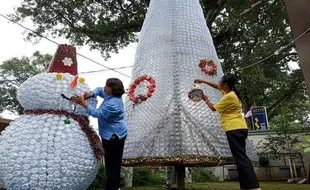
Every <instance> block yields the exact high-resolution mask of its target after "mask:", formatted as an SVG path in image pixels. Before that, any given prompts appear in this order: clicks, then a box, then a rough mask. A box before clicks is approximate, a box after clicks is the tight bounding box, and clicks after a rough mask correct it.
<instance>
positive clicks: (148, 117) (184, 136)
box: [124, 0, 255, 165]
mask: <svg viewBox="0 0 310 190" xmlns="http://www.w3.org/2000/svg"><path fill="white" fill-rule="evenodd" d="M203 58H206V59H203ZM201 59H203V60H202V61H201V62H200V60H201ZM208 60H212V61H213V62H209V61H208ZM213 63H215V64H213ZM222 75H223V72H222V67H221V64H220V61H219V59H218V57H217V54H216V51H215V48H214V45H213V40H212V37H211V34H210V32H209V29H208V28H207V25H206V21H205V18H204V15H203V11H202V9H201V6H200V4H199V0H151V2H150V6H149V9H148V11H147V14H146V18H145V21H144V24H143V27H142V31H141V34H140V40H139V44H138V47H137V52H136V58H135V64H134V68H133V80H132V84H131V86H130V90H129V100H128V101H127V102H126V109H127V122H128V128H129V133H128V134H129V135H128V138H127V140H126V143H125V149H124V164H125V165H175V164H184V165H188V164H189V165H190V164H205V165H218V164H220V163H221V164H228V163H232V155H231V152H230V149H229V145H228V142H227V139H226V135H225V133H224V132H223V130H222V128H221V125H220V119H219V114H218V113H217V112H212V111H211V110H210V109H209V108H208V107H207V105H206V104H205V103H204V102H203V101H200V102H196V103H195V102H192V101H191V100H189V98H188V92H189V91H190V90H191V87H192V86H193V82H194V79H196V78H204V79H206V80H211V81H214V82H217V81H219V79H220V77H221V76H222ZM203 90H205V91H206V93H207V94H208V96H209V97H210V99H211V100H212V101H213V102H216V101H218V100H219V99H220V98H221V96H222V95H221V93H220V92H219V91H218V90H216V89H212V88H211V87H207V86H206V87H205V89H203ZM248 151H249V152H248V154H249V155H250V157H252V158H253V157H255V154H254V152H253V149H252V148H251V147H248Z"/></svg>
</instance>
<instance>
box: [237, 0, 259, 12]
mask: <svg viewBox="0 0 310 190" xmlns="http://www.w3.org/2000/svg"><path fill="white" fill-rule="evenodd" d="M261 3H263V0H259V1H257V2H256V3H254V4H252V5H251V8H248V9H245V10H244V11H243V12H242V13H240V15H239V16H243V15H245V14H247V13H248V12H250V11H251V10H253V9H254V8H255V7H257V6H258V5H260V4H261Z"/></svg>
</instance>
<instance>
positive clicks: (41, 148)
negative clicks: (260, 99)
mask: <svg viewBox="0 0 310 190" xmlns="http://www.w3.org/2000/svg"><path fill="white" fill-rule="evenodd" d="M76 75H77V62H76V50H75V47H73V46H71V45H60V46H59V47H58V49H57V52H56V54H55V55H54V58H53V60H52V62H51V65H50V67H49V69H48V72H47V73H41V74H38V75H35V76H33V77H31V78H29V79H28V80H26V81H25V82H24V83H23V84H22V85H21V87H20V88H19V90H18V93H17V97H18V101H19V102H20V104H21V105H22V106H23V108H24V109H25V114H23V115H21V116H20V117H19V118H17V119H16V120H15V121H14V122H12V123H11V124H10V126H8V127H7V128H6V129H5V130H4V131H3V132H2V133H1V135H0V187H1V186H2V187H4V188H5V189H8V190H11V189H12V190H24V189H25V190H30V189H31V190H32V189H51V190H52V189H53V190H55V189H60V190H65V189H68V190H69V189H70V190H74V189H87V187H88V186H89V185H90V184H91V183H92V181H93V180H94V178H95V177H96V174H97V172H98V168H99V163H100V162H99V157H98V154H97V155H96V151H95V149H96V148H97V153H98V149H99V148H98V146H101V144H100V139H99V137H98V136H97V134H96V133H95V131H94V130H93V129H92V128H91V127H90V126H89V123H88V116H87V114H86V112H85V108H83V107H81V106H79V105H74V104H73V103H72V102H71V101H70V100H68V97H71V96H73V95H74V94H78V95H83V94H84V92H87V91H89V90H90V89H89V87H88V85H87V84H86V83H85V81H84V80H85V79H84V78H78V77H77V76H76ZM88 103H89V104H90V105H92V106H94V107H96V104H97V101H96V99H93V98H92V99H89V100H88ZM82 129H83V130H82ZM96 146H97V147H96ZM99 154H100V153H99Z"/></svg>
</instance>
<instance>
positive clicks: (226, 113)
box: [214, 91, 247, 131]
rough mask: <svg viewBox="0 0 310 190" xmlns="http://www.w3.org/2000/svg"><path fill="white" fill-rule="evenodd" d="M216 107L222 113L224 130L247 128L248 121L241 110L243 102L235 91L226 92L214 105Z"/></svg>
mask: <svg viewBox="0 0 310 190" xmlns="http://www.w3.org/2000/svg"><path fill="white" fill-rule="evenodd" d="M214 108H215V109H216V111H218V112H219V113H220V116H221V124H222V127H223V128H224V131H231V130H236V129H247V125H246V122H245V120H244V118H243V116H242V112H241V109H242V108H241V104H240V102H239V99H238V97H237V95H236V93H235V92H234V91H231V92H229V93H227V94H224V96H223V97H222V98H221V99H220V100H219V101H218V102H217V103H216V104H215V105H214Z"/></svg>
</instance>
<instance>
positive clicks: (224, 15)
mask: <svg viewBox="0 0 310 190" xmlns="http://www.w3.org/2000/svg"><path fill="white" fill-rule="evenodd" d="M200 2H201V5H202V8H203V11H204V15H205V18H206V23H207V25H208V26H209V28H210V31H211V33H212V36H213V39H214V44H215V47H216V49H217V52H218V55H219V57H220V59H221V60H222V64H223V68H224V71H225V72H234V73H235V74H236V75H237V76H238V79H239V84H238V87H239V89H240V92H241V94H242V103H243V105H244V111H247V110H249V108H250V107H251V105H252V104H253V103H255V104H256V105H264V106H266V107H267V110H268V115H269V119H270V120H272V119H273V118H275V117H276V116H277V115H281V114H286V115H288V117H290V120H291V121H293V120H299V121H302V118H303V117H304V116H305V115H307V114H308V112H309V100H308V99H309V97H308V93H307V90H306V85H305V82H304V78H303V75H302V72H301V71H300V70H295V71H291V70H290V68H289V66H288V63H289V62H291V61H294V62H298V57H297V53H296V51H295V50H294V47H293V45H287V44H289V43H290V41H291V33H290V26H289V22H288V18H287V15H286V9H285V5H284V1H277V0H251V1H244V0H231V1H228V0H201V1H200ZM16 10H17V11H16V15H14V16H12V17H14V18H15V19H16V20H21V19H24V18H31V20H32V21H33V22H34V24H35V27H36V28H35V31H36V32H37V33H38V34H43V35H46V34H51V35H53V36H55V37H57V36H61V37H65V38H68V39H70V40H71V41H72V42H73V43H75V44H77V45H89V46H90V47H91V48H95V49H98V50H100V51H101V52H102V54H103V56H104V57H105V58H108V57H109V53H111V52H117V51H118V50H119V49H120V48H123V47H125V46H127V45H128V44H129V43H131V42H134V41H136V40H137V33H138V32H139V31H140V30H141V27H142V24H143V20H144V16H145V13H146V11H147V8H146V6H145V3H144V1H143V0H105V1H99V0H73V1H72V0H71V1H69V0H55V1H47V0H23V3H22V5H21V6H20V7H18V8H17V9H16ZM34 38H36V35H34V34H31V33H29V35H28V39H34ZM273 52H275V55H273V56H270V57H269V55H271V54H272V53H273ZM266 57H269V58H268V59H266V60H264V61H262V62H261V63H259V64H255V65H253V66H251V67H248V68H244V67H247V66H250V65H252V64H254V63H256V62H257V61H259V60H262V59H264V58H266ZM243 68H244V69H243Z"/></svg>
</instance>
